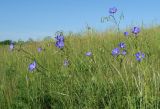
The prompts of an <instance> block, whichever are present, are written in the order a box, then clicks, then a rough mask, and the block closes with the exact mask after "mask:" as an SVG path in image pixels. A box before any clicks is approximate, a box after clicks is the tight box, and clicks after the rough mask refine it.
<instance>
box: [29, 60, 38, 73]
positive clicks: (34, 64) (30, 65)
mask: <svg viewBox="0 0 160 109" xmlns="http://www.w3.org/2000/svg"><path fill="white" fill-rule="evenodd" d="M36 66H37V63H36V61H34V62H33V63H31V64H29V68H28V69H29V71H33V70H34V69H35V68H36Z"/></svg>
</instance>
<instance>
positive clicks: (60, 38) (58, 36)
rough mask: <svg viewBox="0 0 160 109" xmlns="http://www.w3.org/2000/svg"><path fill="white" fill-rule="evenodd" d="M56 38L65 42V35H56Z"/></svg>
mask: <svg viewBox="0 0 160 109" xmlns="http://www.w3.org/2000/svg"><path fill="white" fill-rule="evenodd" d="M55 39H56V40H57V41H63V42H64V36H63V35H57V36H56V37H55Z"/></svg>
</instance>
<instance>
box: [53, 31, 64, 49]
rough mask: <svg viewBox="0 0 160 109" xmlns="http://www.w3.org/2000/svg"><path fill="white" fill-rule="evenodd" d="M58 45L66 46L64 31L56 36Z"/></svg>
mask: <svg viewBox="0 0 160 109" xmlns="http://www.w3.org/2000/svg"><path fill="white" fill-rule="evenodd" d="M55 39H56V44H55V45H56V47H58V48H60V49H62V48H63V47H64V36H63V35H62V33H60V34H58V35H57V36H56V37H55Z"/></svg>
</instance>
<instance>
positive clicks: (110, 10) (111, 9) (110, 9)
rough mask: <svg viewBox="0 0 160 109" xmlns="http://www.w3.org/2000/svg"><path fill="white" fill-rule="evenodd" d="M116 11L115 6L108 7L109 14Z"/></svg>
mask: <svg viewBox="0 0 160 109" xmlns="http://www.w3.org/2000/svg"><path fill="white" fill-rule="evenodd" d="M116 12H117V8H116V7H112V8H109V13H110V14H114V13H116Z"/></svg>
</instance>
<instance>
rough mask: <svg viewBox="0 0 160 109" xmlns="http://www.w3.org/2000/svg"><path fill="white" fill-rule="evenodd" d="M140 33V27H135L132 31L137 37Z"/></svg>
mask: <svg viewBox="0 0 160 109" xmlns="http://www.w3.org/2000/svg"><path fill="white" fill-rule="evenodd" d="M139 32H140V28H139V27H133V29H132V33H133V34H135V35H137V34H138V33H139Z"/></svg>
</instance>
